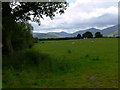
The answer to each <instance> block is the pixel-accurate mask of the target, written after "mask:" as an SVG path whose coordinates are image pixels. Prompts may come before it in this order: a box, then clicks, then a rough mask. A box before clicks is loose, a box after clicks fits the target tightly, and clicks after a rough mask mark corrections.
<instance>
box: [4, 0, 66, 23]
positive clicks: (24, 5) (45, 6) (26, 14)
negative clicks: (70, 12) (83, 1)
mask: <svg viewBox="0 0 120 90" xmlns="http://www.w3.org/2000/svg"><path fill="white" fill-rule="evenodd" d="M2 4H3V5H2V7H3V9H2V12H3V17H5V16H6V15H7V16H8V15H9V16H11V18H13V19H14V20H15V21H19V22H27V21H28V20H31V21H33V22H37V23H38V24H40V19H43V16H46V17H50V18H51V19H53V17H54V16H55V14H58V13H59V14H63V13H64V10H66V8H67V6H68V3H67V2H19V3H18V2H3V3H2ZM12 7H14V8H12ZM31 15H32V16H33V18H31Z"/></svg>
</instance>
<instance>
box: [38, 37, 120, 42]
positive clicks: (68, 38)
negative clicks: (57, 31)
mask: <svg viewBox="0 0 120 90" xmlns="http://www.w3.org/2000/svg"><path fill="white" fill-rule="evenodd" d="M93 38H95V37H93ZM102 38H120V37H118V36H117V37H102ZM73 39H85V38H77V37H63V38H46V39H45V38H44V39H39V41H48V40H73Z"/></svg>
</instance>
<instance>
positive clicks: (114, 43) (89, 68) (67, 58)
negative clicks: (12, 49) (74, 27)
mask: <svg viewBox="0 0 120 90" xmlns="http://www.w3.org/2000/svg"><path fill="white" fill-rule="evenodd" d="M28 51H29V50H28ZM36 52H37V53H36ZM22 53H24V54H22ZM22 53H17V54H16V55H14V56H10V57H9V60H8V58H5V60H4V61H3V88H5V87H11V88H16V87H17V88H28V87H30V88H117V87H118V83H119V81H118V39H117V38H99V39H79V40H59V41H57V40H56V41H40V42H39V43H36V44H35V45H34V46H33V47H32V48H31V49H30V52H29V53H27V55H26V56H24V55H25V54H26V51H23V52H22ZM39 54H40V55H39ZM28 57H29V58H28ZM38 57H39V58H38ZM27 59H28V62H29V60H31V61H34V65H32V63H30V64H28V65H27V64H26V63H24V64H23V62H24V61H25V60H27ZM10 60H11V61H12V60H13V62H11V61H10ZM15 60H16V61H15ZM17 60H21V61H19V62H17ZM22 60H24V61H22ZM38 63H39V65H38ZM19 64H21V68H19V67H17V66H19ZM22 64H23V65H22ZM8 66H9V67H8ZM14 66H15V67H14ZM15 68H17V69H15Z"/></svg>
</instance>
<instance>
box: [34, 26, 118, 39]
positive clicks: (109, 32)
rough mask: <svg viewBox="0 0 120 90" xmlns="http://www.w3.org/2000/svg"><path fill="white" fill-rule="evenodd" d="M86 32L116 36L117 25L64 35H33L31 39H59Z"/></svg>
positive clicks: (59, 33)
mask: <svg viewBox="0 0 120 90" xmlns="http://www.w3.org/2000/svg"><path fill="white" fill-rule="evenodd" d="M86 31H90V32H92V34H93V35H94V34H95V33H96V32H101V33H102V34H103V35H104V36H118V25H115V26H112V27H108V28H105V29H102V30H100V29H96V28H89V29H86V30H80V31H77V32H74V33H66V32H63V31H62V32H49V33H33V37H38V38H59V37H76V36H77V34H83V33H85V32H86Z"/></svg>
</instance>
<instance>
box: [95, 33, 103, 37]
mask: <svg viewBox="0 0 120 90" xmlns="http://www.w3.org/2000/svg"><path fill="white" fill-rule="evenodd" d="M101 37H103V35H102V34H101V33H100V32H96V33H95V38H101Z"/></svg>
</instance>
